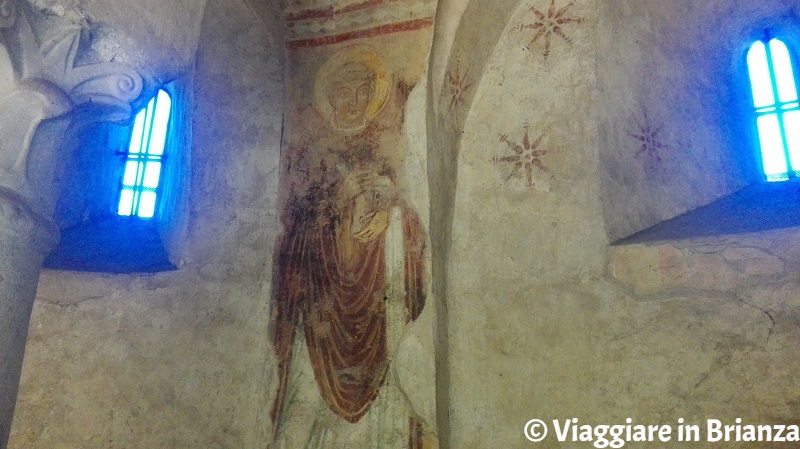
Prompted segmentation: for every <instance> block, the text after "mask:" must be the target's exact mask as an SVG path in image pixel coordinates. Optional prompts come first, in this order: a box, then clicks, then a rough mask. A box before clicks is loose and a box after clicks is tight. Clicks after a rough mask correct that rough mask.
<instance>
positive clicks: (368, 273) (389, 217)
mask: <svg viewBox="0 0 800 449" xmlns="http://www.w3.org/2000/svg"><path fill="white" fill-rule="evenodd" d="M334 41H337V42H338V40H336V39H334ZM325 42H327V41H324V40H320V41H318V43H319V45H318V47H319V48H314V49H311V50H308V49H306V47H299V48H297V49H295V50H296V51H297V52H296V53H293V56H294V59H293V61H294V64H293V70H294V73H295V76H294V77H293V81H294V84H293V87H292V88H290V92H289V98H290V102H291V103H292V104H293V105H294V107H293V109H292V111H293V112H292V113H291V116H290V117H288V120H289V121H290V124H289V125H288V126H287V133H286V137H285V142H286V145H285V148H286V150H287V151H286V153H287V154H286V155H285V164H284V166H285V167H286V172H285V173H284V186H285V189H286V190H287V192H288V193H287V194H286V198H285V206H284V216H283V223H284V229H285V232H284V235H283V237H282V238H281V240H280V242H279V243H278V245H279V248H278V262H277V274H276V276H277V279H276V284H277V285H276V288H275V293H274V298H273V320H274V336H273V338H274V340H273V344H274V348H275V351H276V355H277V359H278V363H279V367H278V371H279V387H278V391H277V395H276V399H275V403H274V405H273V408H272V419H273V429H274V430H273V433H274V436H273V447H274V448H286V449H297V448H310V449H314V448H342V447H370V448H398V449H399V448H402V449H406V448H408V449H423V448H425V449H427V448H435V447H437V445H436V442H435V438H434V437H433V435H432V434H431V432H430V430H429V429H428V428H427V426H426V425H425V424H424V423H423V422H422V420H421V419H419V418H417V414H416V413H414V411H413V409H412V406H411V405H410V404H409V403H408V400H407V399H406V395H405V394H404V393H403V391H401V388H400V385H399V382H398V380H397V379H396V378H395V376H394V374H393V370H392V368H393V366H392V359H393V356H394V355H395V354H396V351H397V348H398V346H399V344H400V342H401V340H402V338H403V337H404V335H405V334H406V332H407V328H408V326H409V324H410V323H412V322H413V321H414V320H415V319H416V318H417V317H418V316H419V314H420V313H421V312H422V309H423V307H424V306H425V301H426V277H427V274H426V273H427V268H426V263H427V262H426V257H427V253H426V251H427V250H426V234H425V231H424V226H423V224H422V223H421V221H420V219H419V217H418V215H417V212H416V211H415V210H414V208H413V207H411V206H410V204H409V203H408V202H407V200H406V194H405V191H406V188H405V186H406V185H407V183H408V178H409V177H408V173H405V172H404V158H405V156H406V148H407V142H405V138H404V134H403V123H404V107H405V104H406V100H407V98H408V96H409V94H410V92H411V90H412V89H413V86H414V85H415V83H416V81H417V80H418V79H419V77H421V75H422V68H423V67H424V57H425V55H424V53H420V54H419V55H418V57H417V58H416V59H418V60H419V61H418V62H417V63H413V64H409V63H408V61H410V60H412V59H414V58H413V57H411V55H407V56H406V57H398V55H396V54H391V55H390V57H388V58H387V57H386V56H385V55H384V53H383V52H382V51H381V50H379V48H380V43H379V45H377V46H373V45H368V44H365V43H351V42H349V41H348V42H345V43H344V44H343V45H335V46H331V45H327V44H325ZM386 42H389V40H388V39H387V40H386ZM412 42H413V40H412ZM290 48H291V45H290ZM398 48H402V47H398ZM419 176H421V177H423V178H422V179H424V174H420V175H419Z"/></svg>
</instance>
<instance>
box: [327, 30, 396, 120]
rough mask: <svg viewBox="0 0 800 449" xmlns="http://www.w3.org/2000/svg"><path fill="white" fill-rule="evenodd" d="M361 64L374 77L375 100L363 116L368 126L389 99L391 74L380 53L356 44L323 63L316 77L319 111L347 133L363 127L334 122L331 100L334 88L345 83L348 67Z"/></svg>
mask: <svg viewBox="0 0 800 449" xmlns="http://www.w3.org/2000/svg"><path fill="white" fill-rule="evenodd" d="M359 63H360V64H363V65H364V66H366V67H367V68H368V69H369V70H370V71H372V73H374V74H375V78H374V86H373V89H374V90H373V93H372V98H370V101H369V104H368V105H367V108H366V110H365V113H364V115H365V118H366V121H365V123H364V124H365V125H366V123H369V122H370V121H371V120H372V119H374V118H375V116H377V115H378V113H380V112H381V109H383V106H384V105H385V104H386V100H387V99H388V98H389V91H390V89H391V85H392V74H391V73H389V70H388V68H387V67H386V63H385V62H384V60H383V58H382V57H381V56H380V55H379V54H378V52H377V51H375V50H374V49H373V48H371V47H369V46H366V45H353V46H350V47H347V48H343V49H342V50H339V51H338V52H336V53H335V54H334V55H333V56H331V57H330V58H329V59H328V60H327V61H325V63H324V64H322V66H321V67H320V68H319V69H318V70H317V75H316V78H315V79H314V100H315V103H316V107H317V110H318V111H319V112H320V114H322V116H323V117H325V118H326V119H327V120H328V121H329V122H330V123H331V125H332V126H334V127H336V128H340V129H344V130H348V131H350V130H355V129H360V128H361V127H356V128H342V127H341V126H340V125H338V124H337V123H335V120H334V110H333V106H331V104H330V99H329V98H330V97H329V93H330V92H331V86H332V85H333V84H334V83H336V82H337V81H341V80H342V77H343V76H344V74H345V73H346V72H347V69H348V68H350V67H353V66H354V65H357V64H359Z"/></svg>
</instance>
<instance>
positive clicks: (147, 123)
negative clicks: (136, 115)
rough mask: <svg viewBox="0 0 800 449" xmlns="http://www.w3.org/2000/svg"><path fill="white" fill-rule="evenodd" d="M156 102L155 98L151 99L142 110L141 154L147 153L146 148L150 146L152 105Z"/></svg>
mask: <svg viewBox="0 0 800 449" xmlns="http://www.w3.org/2000/svg"><path fill="white" fill-rule="evenodd" d="M155 102H156V98H155V97H153V99H152V100H150V102H149V103H147V108H145V109H144V111H143V112H144V134H143V136H142V152H143V153H146V152H147V147H148V146H149V145H150V130H151V127H152V123H153V105H154V104H155Z"/></svg>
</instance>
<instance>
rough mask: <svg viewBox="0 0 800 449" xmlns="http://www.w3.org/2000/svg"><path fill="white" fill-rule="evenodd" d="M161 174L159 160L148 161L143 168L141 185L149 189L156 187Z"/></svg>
mask: <svg viewBox="0 0 800 449" xmlns="http://www.w3.org/2000/svg"><path fill="white" fill-rule="evenodd" d="M160 176H161V162H148V163H147V168H145V170H144V180H143V181H142V185H143V186H145V187H148V188H151V189H155V188H156V187H158V179H159V177H160Z"/></svg>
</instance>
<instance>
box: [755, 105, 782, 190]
mask: <svg viewBox="0 0 800 449" xmlns="http://www.w3.org/2000/svg"><path fill="white" fill-rule="evenodd" d="M758 136H759V139H760V140H761V158H762V159H763V161H764V174H765V175H767V176H769V175H775V174H779V173H786V172H787V171H788V170H787V169H788V167H787V166H786V154H785V153H784V151H783V138H782V136H781V128H780V125H779V124H778V116H777V114H768V115H764V116H761V117H759V118H758Z"/></svg>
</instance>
